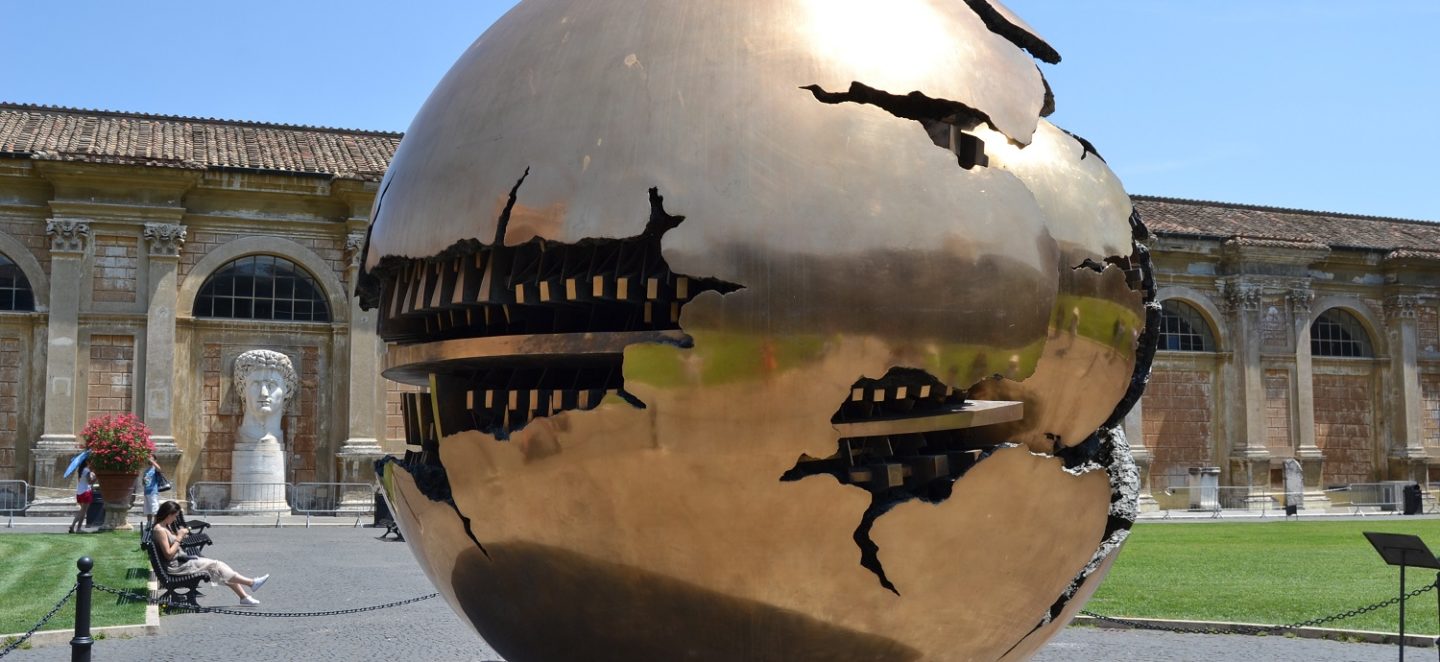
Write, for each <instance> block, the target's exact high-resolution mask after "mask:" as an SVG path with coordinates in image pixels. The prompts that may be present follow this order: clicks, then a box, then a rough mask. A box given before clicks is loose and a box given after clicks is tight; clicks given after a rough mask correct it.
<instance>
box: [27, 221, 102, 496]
mask: <svg viewBox="0 0 1440 662" xmlns="http://www.w3.org/2000/svg"><path fill="white" fill-rule="evenodd" d="M45 234H47V235H49V236H50V325H49V327H50V328H49V336H48V344H47V347H46V361H45V393H44V396H43V397H44V400H45V427H44V430H43V431H42V433H41V435H40V439H39V441H37V442H36V443H35V447H34V448H33V449H32V450H31V452H30V457H31V459H32V461H33V462H34V463H35V465H34V466H35V477H34V480H35V484H36V485H39V486H43V487H60V486H61V482H62V481H63V480H64V479H63V478H62V477H61V474H62V472H63V471H64V470H65V468H64V464H63V463H66V462H69V459H70V458H71V457H73V456H74V455H75V453H76V452H78V450H79V448H78V446H77V445H76V440H75V380H76V374H77V373H76V368H77V367H78V366H77V363H76V362H77V360H78V354H77V353H78V347H79V341H80V338H79V335H80V334H79V331H80V329H79V322H80V288H81V287H83V284H84V283H86V282H88V279H86V278H85V275H86V274H85V245H86V243H87V242H88V239H89V237H90V224H89V223H86V222H85V221H80V220H76V219H70V218H55V219H53V220H50V221H48V222H46V223H45Z"/></svg>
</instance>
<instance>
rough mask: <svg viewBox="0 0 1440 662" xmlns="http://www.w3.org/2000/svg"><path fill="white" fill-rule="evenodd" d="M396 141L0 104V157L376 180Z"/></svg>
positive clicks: (381, 135) (366, 134)
mask: <svg viewBox="0 0 1440 662" xmlns="http://www.w3.org/2000/svg"><path fill="white" fill-rule="evenodd" d="M399 144H400V134H398V133H388V132H380V131H353V130H348V129H329V128H322V127H311V126H295V125H288V124H264V123H260V122H239V121H230V120H216V119H209V118H198V117H175V116H168V115H146V114H140V113H119V112H111V111H103V110H80V109H75V108H60V107H55V106H35V105H25V104H12V103H0V155H5V156H22V157H29V158H32V159H41V160H54V161H84V162H92V163H121V164H129V165H148V166H158V167H169V168H187V169H198V170H203V169H211V168H213V169H221V170H234V169H238V170H254V171H268V172H283V173H303V174H316V175H331V176H335V177H341V178H347V179H379V178H380V177H381V176H382V175H384V173H385V167H386V166H387V165H389V163H390V157H392V156H394V154H395V148H396V146H398V145H399Z"/></svg>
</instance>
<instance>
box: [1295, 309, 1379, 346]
mask: <svg viewBox="0 0 1440 662" xmlns="http://www.w3.org/2000/svg"><path fill="white" fill-rule="evenodd" d="M1310 355H1311V356H1338V357H1344V358H1368V357H1372V356H1374V355H1375V351H1374V350H1373V349H1372V348H1371V346H1370V334H1369V333H1366V332H1365V327H1364V326H1361V324H1360V320H1357V319H1355V316H1354V315H1351V314H1350V313H1348V312H1345V311H1343V310H1341V309H1339V308H1331V309H1330V310H1327V311H1325V312H1323V313H1320V317H1317V318H1316V319H1315V322H1314V323H1313V324H1311V325H1310Z"/></svg>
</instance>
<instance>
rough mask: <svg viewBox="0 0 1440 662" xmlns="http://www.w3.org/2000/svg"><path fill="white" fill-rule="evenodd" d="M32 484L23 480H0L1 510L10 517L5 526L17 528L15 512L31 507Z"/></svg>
mask: <svg viewBox="0 0 1440 662" xmlns="http://www.w3.org/2000/svg"><path fill="white" fill-rule="evenodd" d="M30 498H31V492H30V484H29V483H27V482H25V481H23V480H0V511H3V512H4V513H5V514H6V516H7V517H8V519H7V521H6V523H5V528H7V529H13V528H15V513H17V512H21V513H23V512H25V509H26V508H29V507H30Z"/></svg>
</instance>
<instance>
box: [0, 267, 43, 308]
mask: <svg viewBox="0 0 1440 662" xmlns="http://www.w3.org/2000/svg"><path fill="white" fill-rule="evenodd" d="M0 310H14V311H26V312H28V311H32V310H35V292H34V291H33V290H31V289H30V280H29V279H28V278H26V277H25V273H24V272H22V271H20V266H19V265H17V264H15V262H14V261H12V260H11V259H10V258H8V257H6V256H4V255H0Z"/></svg>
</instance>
